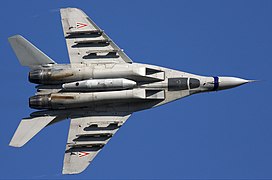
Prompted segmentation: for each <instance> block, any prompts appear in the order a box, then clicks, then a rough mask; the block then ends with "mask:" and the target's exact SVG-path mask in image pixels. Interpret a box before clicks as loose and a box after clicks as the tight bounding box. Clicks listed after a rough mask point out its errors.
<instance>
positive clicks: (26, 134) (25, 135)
mask: <svg viewBox="0 0 272 180" xmlns="http://www.w3.org/2000/svg"><path fill="white" fill-rule="evenodd" d="M55 118H56V116H42V117H34V118H25V119H23V120H22V121H21V122H20V124H19V126H18V128H17V130H16V132H15V134H14V135H13V137H12V139H11V141H10V143H9V145H10V146H13V147H22V146H23V145H25V144H26V143H27V142H28V141H29V140H30V139H32V138H33V137H34V136H35V135H36V134H38V132H40V131H41V130H42V129H43V128H44V127H45V126H46V125H48V124H49V123H50V122H51V121H53V120H54V119H55Z"/></svg>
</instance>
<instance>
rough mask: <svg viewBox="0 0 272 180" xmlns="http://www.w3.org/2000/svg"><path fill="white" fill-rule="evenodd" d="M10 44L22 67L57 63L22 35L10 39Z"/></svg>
mask: <svg viewBox="0 0 272 180" xmlns="http://www.w3.org/2000/svg"><path fill="white" fill-rule="evenodd" d="M8 40H9V43H10V45H11V47H12V49H13V51H14V52H15V54H16V56H17V58H18V59H19V61H20V63H21V65H22V66H29V67H32V66H37V65H43V64H55V62H54V61H53V60H52V59H51V58H50V57H48V56H47V55H46V54H44V53H43V52H42V51H41V50H39V49H38V48H36V47H35V46H34V45H33V44H31V43H30V42H29V41H27V40H26V39H25V38H23V37H22V36H20V35H15V36H12V37H9V38H8Z"/></svg>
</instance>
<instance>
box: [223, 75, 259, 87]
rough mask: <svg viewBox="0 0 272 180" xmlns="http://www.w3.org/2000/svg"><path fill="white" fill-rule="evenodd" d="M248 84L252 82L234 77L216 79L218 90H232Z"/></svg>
mask: <svg viewBox="0 0 272 180" xmlns="http://www.w3.org/2000/svg"><path fill="white" fill-rule="evenodd" d="M249 82H254V80H246V79H241V78H236V77H218V84H219V85H218V90H223V89H229V88H234V87H237V86H240V85H243V84H246V83H249Z"/></svg>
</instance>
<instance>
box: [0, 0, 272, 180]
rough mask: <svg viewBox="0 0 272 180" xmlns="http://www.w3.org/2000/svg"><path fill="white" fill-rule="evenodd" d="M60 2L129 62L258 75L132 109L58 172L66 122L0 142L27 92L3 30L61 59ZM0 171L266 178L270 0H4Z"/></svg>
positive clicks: (270, 139)
mask: <svg viewBox="0 0 272 180" xmlns="http://www.w3.org/2000/svg"><path fill="white" fill-rule="evenodd" d="M61 7H78V8H81V9H83V10H84V11H85V12H86V13H87V14H88V15H89V16H90V17H91V18H92V19H93V20H94V21H95V22H96V23H97V24H98V25H99V26H100V27H101V28H102V29H104V30H105V31H106V33H107V34H108V35H109V36H110V37H111V38H112V39H113V40H114V41H115V42H116V43H117V44H118V45H119V46H120V47H121V48H123V49H124V50H125V52H126V53H127V54H128V55H129V56H130V57H131V58H132V59H133V60H134V61H135V62H141V63H148V64H154V65H159V66H164V67H169V68H173V69H177V70H182V71H186V72H191V73H195V74H200V75H209V76H212V75H228V76H237V77H242V78H247V79H257V80H261V81H260V82H258V83H252V84H248V85H244V86H241V87H238V88H236V89H231V90H227V91H222V92H215V93H206V94H198V95H194V96H191V97H189V98H185V99H182V100H178V101H175V102H173V103H170V104H167V105H165V106H161V107H158V108H155V109H151V110H146V111H144V112H138V113H135V114H133V115H132V117H131V118H130V119H129V121H127V123H126V124H125V125H124V126H123V127H122V128H121V130H120V131H119V132H118V133H117V134H116V135H115V137H114V138H112V140H111V141H110V142H109V144H108V145H107V146H106V147H105V148H104V149H103V150H102V151H101V153H100V154H99V155H98V156H97V157H96V159H95V160H94V161H93V163H92V164H91V165H90V166H89V168H88V169H87V170H86V171H84V172H83V173H82V174H80V175H73V176H63V175H61V170H62V162H63V154H64V148H65V143H66V138H67V133H68V128H69V121H63V122H60V123H58V124H56V125H54V126H51V127H49V128H46V129H44V130H43V131H42V132H41V133H39V134H38V135H37V136H36V137H35V138H34V139H32V140H31V141H30V142H29V143H28V144H27V145H25V146H24V147H22V148H19V149H18V148H12V147H9V146H8V144H9V141H10V139H11V137H12V135H13V133H14V132H15V130H16V128H17V125H18V124H19V122H20V120H21V118H22V117H27V116H28V115H29V113H30V112H33V110H31V109H30V108H28V97H29V96H32V95H33V94H34V93H35V89H34V85H33V84H30V83H29V82H28V80H27V73H28V69H27V68H25V67H21V66H20V64H19V62H18V61H17V59H16V57H15V55H14V53H13V52H12V50H11V48H10V46H9V44H8V41H7V38H8V37H9V36H11V35H14V34H21V35H23V36H24V37H26V38H27V39H28V40H30V41H31V42H32V43H33V44H35V45H36V46H37V47H39V48H40V49H41V50H42V51H44V52H45V53H46V54H48V55H49V56H50V57H51V58H52V59H54V60H55V61H57V62H58V63H68V62H69V59H68V54H67V51H66V44H65V40H64V38H63V33H62V27H61V22H60V16H59V12H58V10H59V8H61ZM0 16H1V23H2V26H1V30H0V32H1V34H0V40H1V44H0V51H1V59H2V60H1V61H0V63H1V64H0V72H1V77H2V78H1V80H2V86H1V90H0V91H1V93H0V98H1V102H2V103H1V104H2V105H1V115H2V118H1V126H0V133H1V136H0V137H1V139H0V149H1V165H0V167H1V168H0V174H1V175H0V178H4V179H6V178H27V179H35V178H46V179H51V178H54V179H56V178H60V179H61V178H64V179H84V178H85V179H86V178H88V179H100V178H102V179H109V178H114V179H116V178H117V179H120V178H126V179H127V178H145V179H149V178H155V179H164V178H166V179H184V178H200V179H202V178H205V179H206V178H253V179H254V178H272V171H271V169H272V153H271V152H272V119H271V117H272V115H271V100H272V99H271V90H272V84H271V67H272V33H271V32H272V21H271V19H272V1H179V0H177V1H174V0H172V1H170V0H160V1H151V0H150V1H144V0H138V1H125V0H123V1H99V0H95V1H79V0H78V1H34V0H33V1H19V0H18V1H14V0H9V1H5V2H4V3H2V8H1V11H0Z"/></svg>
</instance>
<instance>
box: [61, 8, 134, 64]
mask: <svg viewBox="0 0 272 180" xmlns="http://www.w3.org/2000/svg"><path fill="white" fill-rule="evenodd" d="M60 13H61V22H62V27H63V32H64V36H65V39H66V44H67V49H68V53H69V58H70V62H71V64H74V63H86V64H88V63H99V62H101V63H104V62H109V61H112V62H115V63H132V60H131V59H130V58H129V57H128V56H127V55H126V54H125V53H124V52H123V51H122V50H121V49H120V48H119V47H118V46H117V45H116V44H115V43H114V42H113V41H112V40H111V39H110V38H109V37H108V36H107V35H106V34H105V32H104V31H102V30H101V29H100V28H99V27H98V26H97V25H96V24H95V23H94V22H93V21H92V20H91V19H90V18H89V17H88V16H87V15H86V14H85V13H84V12H83V11H82V10H80V9H77V8H64V9H61V10H60Z"/></svg>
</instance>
